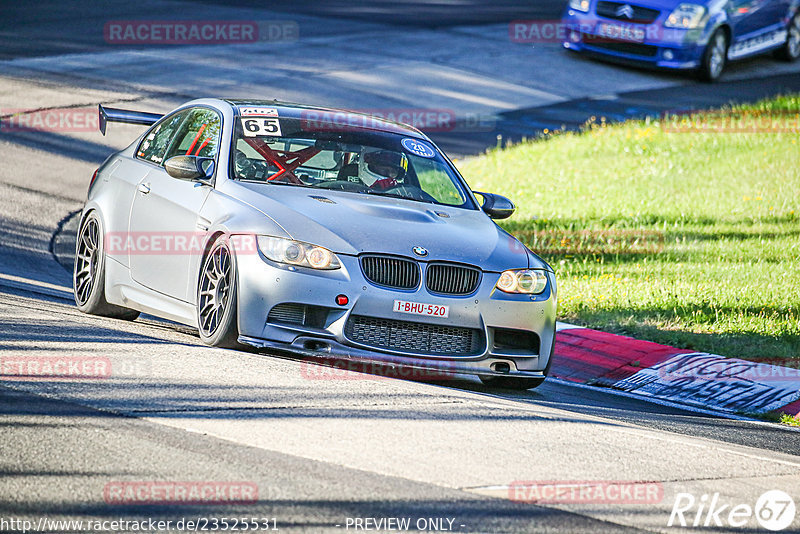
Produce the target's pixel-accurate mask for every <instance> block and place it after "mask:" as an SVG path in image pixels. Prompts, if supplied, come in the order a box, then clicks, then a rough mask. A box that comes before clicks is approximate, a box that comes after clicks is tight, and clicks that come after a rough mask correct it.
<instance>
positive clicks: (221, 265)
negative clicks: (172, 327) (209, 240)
mask: <svg viewBox="0 0 800 534" xmlns="http://www.w3.org/2000/svg"><path fill="white" fill-rule="evenodd" d="M236 281H237V276H236V256H235V255H234V253H233V250H232V248H231V246H230V244H229V243H228V241H227V240H226V239H225V237H224V236H220V237H218V238H217V240H216V241H214V244H213V245H212V246H211V248H210V250H209V252H208V254H207V255H206V257H205V258H203V264H202V268H201V269H200V276H199V278H198V283H197V326H198V330H199V333H200V339H202V340H203V343H205V344H207V345H211V346H212V347H221V348H227V349H242V348H245V347H244V346H243V345H241V344H240V343H239V341H238V339H239V325H238V319H237V309H236V308H237V298H236Z"/></svg>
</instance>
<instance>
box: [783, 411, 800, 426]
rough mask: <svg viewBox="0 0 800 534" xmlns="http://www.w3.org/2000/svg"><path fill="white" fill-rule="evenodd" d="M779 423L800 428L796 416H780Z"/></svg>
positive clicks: (799, 420) (799, 421)
mask: <svg viewBox="0 0 800 534" xmlns="http://www.w3.org/2000/svg"><path fill="white" fill-rule="evenodd" d="M780 422H781V423H783V424H784V425H789V426H800V419H798V418H797V417H796V416H792V415H789V414H785V413H783V414H781V420H780Z"/></svg>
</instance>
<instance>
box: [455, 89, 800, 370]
mask: <svg viewBox="0 0 800 534" xmlns="http://www.w3.org/2000/svg"><path fill="white" fill-rule="evenodd" d="M799 125H800V95H794V96H786V97H781V98H777V99H773V100H768V101H764V102H761V103H758V104H755V105H751V106H741V107H734V108H727V109H723V110H718V111H714V112H709V113H704V114H697V115H692V116H684V117H667V118H664V119H661V120H650V121H642V122H627V123H624V124H614V125H606V124H604V123H603V122H602V121H601V122H592V123H589V124H588V125H587V128H586V130H585V131H584V132H583V133H580V134H577V133H556V134H552V135H550V136H549V137H547V138H543V139H539V140H536V141H532V142H527V143H522V144H519V145H515V146H512V147H508V148H505V149H498V150H493V151H490V152H488V153H487V154H485V155H483V156H480V157H478V158H473V159H470V160H467V161H464V162H461V163H460V164H459V167H460V170H461V171H462V173H463V174H464V176H465V178H466V179H467V180H468V181H469V183H470V184H471V185H472V187H473V188H474V189H476V190H481V191H492V192H496V193H500V194H503V195H506V196H508V197H510V198H511V199H512V200H514V202H515V203H516V204H517V206H518V210H517V213H516V214H515V215H514V216H513V217H512V218H511V219H508V220H507V221H504V222H502V226H503V227H505V228H506V229H507V230H509V231H510V232H511V233H513V234H515V235H517V236H518V237H520V238H521V239H522V241H524V242H525V243H526V244H527V245H528V246H529V247H531V249H532V250H534V251H536V252H538V253H540V254H541V255H542V256H543V257H544V258H545V259H546V260H547V261H548V262H550V264H551V265H552V266H553V267H554V268H555V270H556V273H557V275H558V280H559V317H560V319H562V320H564V321H567V322H571V323H575V324H580V325H584V326H588V327H591V328H597V329H600V330H605V331H610V332H616V333H621V334H626V335H630V336H634V337H637V338H640V339H647V340H651V341H655V342H658V343H665V344H668V345H674V346H678V347H681V348H689V349H693V350H698V351H705V352H712V353H715V354H721V355H726V356H732V357H740V358H746V359H750V360H768V361H769V362H770V363H777V364H781V363H783V361H784V360H791V359H798V360H800V224H798V223H800V200H798V195H799V194H800V133H799V132H800V128H799V127H798V126H799Z"/></svg>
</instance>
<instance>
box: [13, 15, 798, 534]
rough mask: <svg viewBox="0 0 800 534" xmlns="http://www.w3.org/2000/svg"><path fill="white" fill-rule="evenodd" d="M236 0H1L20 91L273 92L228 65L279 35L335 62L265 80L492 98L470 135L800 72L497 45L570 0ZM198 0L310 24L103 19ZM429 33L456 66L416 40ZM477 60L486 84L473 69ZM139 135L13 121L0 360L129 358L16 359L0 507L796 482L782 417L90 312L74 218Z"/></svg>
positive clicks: (278, 502)
mask: <svg viewBox="0 0 800 534" xmlns="http://www.w3.org/2000/svg"><path fill="white" fill-rule="evenodd" d="M228 5H235V6H236V8H235V9H238V10H240V11H236V10H235V9H234V8H229V7H223V6H222V3H219V2H216V3H215V2H202V3H200V2H194V3H182V2H143V3H139V4H135V5H134V4H129V3H123V2H119V3H115V2H110V3H109V4H108V5H107V6H105V10H104V11H98V10H96V9H95V8H93V7H92V4H90V3H88V2H87V3H84V2H77V3H72V4H69V3H64V2H60V3H58V2H43V3H41V4H40V5H39V7H38V8H37V9H30V7H29V6H22V5H18V4H16V3H11V2H4V3H3V6H2V13H3V17H2V21H0V58H2V61H0V87H2V88H3V91H2V92H0V107H2V109H3V110H8V109H19V108H25V109H37V108H52V107H59V106H79V107H83V106H94V105H96V104H97V103H100V102H102V103H107V104H111V103H114V104H116V105H125V104H127V105H130V106H132V107H136V108H137V109H152V110H155V111H166V110H168V109H170V107H172V106H174V105H176V104H177V103H180V102H181V101H183V100H186V99H188V98H192V97H195V96H201V95H204V94H208V91H209V90H213V91H214V93H215V94H220V93H218V91H219V92H226V93H227V94H230V91H231V90H232V89H234V88H235V89H238V91H244V92H246V93H247V92H250V91H252V92H256V91H257V90H259V88H260V90H264V89H263V87H264V86H263V85H260V84H265V83H267V82H266V81H264V80H261V79H259V80H258V83H256V82H253V78H252V70H248V69H242V70H241V71H237V70H235V69H230V68H226V67H227V65H228V64H229V61H230V58H231V57H235V58H236V60H237V61H239V62H245V63H246V62H247V61H252V62H251V63H250V64H248V65H256V64H258V63H259V62H261V63H263V61H264V58H267V57H268V58H270V61H271V62H272V63H273V65H274V67H275V69H276V72H277V71H280V72H281V74H284V73H285V72H289V73H290V74H291V73H292V72H293V73H294V76H295V78H296V77H297V76H299V75H298V74H297V73H298V72H299V70H298V69H300V70H302V69H309V68H312V67H313V68H316V67H320V66H322V68H323V70H325V73H324V74H323V79H322V80H320V79H316V80H313V79H312V77H311V76H310V75H308V74H307V70H302V72H303V73H305V74H303V78H302V79H303V82H304V83H302V84H300V87H297V85H298V84H297V80H296V79H292V77H291V76H290V75H286V76H285V78H286V79H287V80H288V81H287V82H286V83H284V82H282V81H280V80H278V81H276V82H275V83H274V85H269V88H270V90H272V91H275V92H276V93H277V94H278V96H280V97H282V98H289V97H292V96H293V97H294V98H292V99H294V100H305V101H317V100H322V101H324V102H325V103H328V104H330V105H339V106H343V107H359V106H368V107H375V108H377V107H381V106H383V107H388V106H393V107H397V106H402V105H406V106H411V105H414V104H413V103H414V102H419V100H420V99H421V98H427V99H432V98H434V96H432V95H439V96H440V97H441V99H440V100H437V101H436V103H435V105H437V106H447V107H448V108H452V109H453V110H454V111H455V112H456V113H457V114H458V115H459V116H460V115H462V114H470V113H480V114H489V115H490V116H491V117H493V120H494V121H495V122H494V123H493V124H495V125H496V126H495V129H493V130H491V131H489V132H486V131H477V132H476V131H468V132H436V133H432V135H434V136H437V135H438V136H439V139H440V140H441V141H442V144H443V145H445V146H446V147H449V148H450V149H452V150H454V151H455V152H457V153H459V154H464V155H468V154H473V153H476V152H479V151H480V150H482V149H483V148H484V147H486V146H489V145H492V144H493V143H494V142H495V138H496V136H497V135H502V136H503V137H504V138H511V139H514V138H515V136H529V135H535V133H536V131H537V130H538V129H541V128H544V127H552V125H553V124H557V123H559V124H565V125H566V126H568V127H573V126H576V125H578V124H580V122H581V117H582V115H581V114H582V113H594V114H596V113H605V114H608V116H609V117H612V118H619V119H623V118H625V117H628V116H635V115H637V114H642V113H645V114H657V113H660V112H661V110H662V108H663V107H664V106H671V107H672V109H674V108H680V109H686V108H687V107H703V106H707V105H715V104H716V103H720V102H722V101H723V100H724V101H729V100H752V99H753V98H757V97H759V96H768V95H770V94H775V93H777V92H782V91H785V90H787V89H791V88H794V89H795V90H797V89H798V85H797V84H798V81H797V80H798V75H797V72H796V71H792V70H791V69H790V68H788V67H786V66H784V65H780V64H775V63H773V62H772V61H771V60H769V59H759V60H753V61H752V62H748V63H747V64H744V65H742V66H739V67H736V68H735V69H733V70H732V72H731V75H730V76H728V77H726V79H725V80H724V81H723V83H722V84H721V85H719V86H714V87H711V86H704V85H701V84H696V83H694V82H692V81H690V80H688V79H685V78H683V77H675V76H673V75H665V74H663V73H648V72H640V71H635V70H630V69H621V68H619V67H614V66H608V65H603V64H599V63H595V62H587V61H584V60H582V59H576V58H573V57H569V56H564V53H563V52H561V51H559V50H557V49H555V48H553V47H551V48H548V47H544V48H542V49H539V50H528V49H525V48H520V47H511V46H510V45H509V44H508V43H507V42H504V41H503V31H504V25H505V24H506V23H507V22H508V21H509V20H514V19H519V18H534V17H541V18H551V17H554V16H556V15H557V14H558V12H560V9H561V3H559V2H542V3H536V6H537V7H536V8H535V10H536V11H535V13H534V15H531V14H530V13H531V9H532V8H530V6H529V5H526V3H523V2H500V3H493V4H491V7H485V6H484V5H483V4H481V5H480V6H472V8H471V3H457V4H455V6H456V7H452V6H453V5H454V4H452V3H448V4H442V3H427V2H419V3H406V4H403V5H396V4H389V3H380V2H378V3H375V2H371V3H366V2H326V3H324V4H317V3H312V2H292V3H289V2H273V3H269V5H268V6H267V7H266V8H264V7H263V3H256V2H245V1H239V2H233V3H228ZM481 6H483V7H481ZM262 9H268V10H269V12H262V11H260V10H262ZM187 12H188V13H191V14H192V15H191V18H193V19H197V20H208V19H210V18H214V17H217V18H228V19H234V18H241V17H264V18H269V17H273V18H275V17H278V18H279V17H285V16H290V17H292V19H293V20H297V21H298V23H299V24H300V27H301V28H305V29H307V33H308V34H310V35H312V37H311V38H309V39H308V40H307V41H306V40H304V39H302V38H301V40H300V41H299V42H298V43H296V45H291V46H286V47H284V48H280V47H273V46H272V45H265V46H266V48H267V49H266V51H265V53H261V50H260V49H259V48H257V47H253V48H244V49H243V48H236V47H230V49H229V48H226V47H216V48H214V49H213V51H211V52H207V50H206V49H202V48H199V49H189V48H183V47H173V48H166V49H163V48H160V49H157V50H153V49H152V47H150V48H148V47H139V48H137V47H132V48H130V49H119V48H114V47H109V46H108V44H107V43H104V42H103V39H102V33H99V32H98V31H97V29H98V28H102V26H103V24H104V23H105V22H107V21H108V20H121V19H141V18H143V17H144V16H147V17H150V18H153V19H155V18H178V17H179V16H181V15H182V14H185V13H187ZM143 13H146V15H143ZM184 18H186V17H185V15H184ZM409 32H410V33H409ZM378 38H379V40H378V41H376V40H375V39H378ZM476 41H477V42H479V43H480V46H478V47H477V48H475V47H474V46H473V45H472V43H474V42H476ZM376 43H382V44H381V45H377V44H376ZM432 46H435V47H436V50H437V54H436V57H435V58H434V62H435V64H436V66H437V68H439V69H441V70H442V72H444V73H446V74H447V75H448V76H449V77H450V79H453V80H455V81H454V82H453V84H452V85H448V84H447V83H446V82H445V81H439V80H436V79H433V78H431V77H432V76H433V75H432V74H431V73H430V71H429V70H426V66H425V65H426V64H425V62H418V61H416V59H410V58H417V57H419V52H420V50H426V49H430V48H431V47H432ZM376 48H377V50H376ZM406 52H407V56H405V55H404V54H405V53H406ZM481 53H485V54H486V57H494V58H495V62H496V65H495V68H501V67H506V68H502V70H503V71H504V72H505V73H506V74H504V75H503V76H504V77H503V79H502V80H497V76H492V74H491V72H489V71H487V67H486V65H483V64H481V65H476V64H475V63H476V61H475V54H481ZM64 54H68V55H67V56H64ZM259 54H261V55H259ZM531 54H532V55H531ZM310 56H315V58H314V59H315V61H314V62H311V61H310V60H309V59H308V58H309V57H310ZM250 58H252V59H250ZM355 59H357V61H358V62H360V63H361V64H363V66H364V68H365V69H375V68H378V69H384V70H383V71H382V76H384V77H386V78H387V79H390V80H395V79H400V78H402V77H404V76H408V75H409V74H415V75H416V74H417V73H422V75H424V76H428V77H429V80H430V81H431V82H432V83H433V84H434V85H435V88H436V89H437V92H436V93H434V92H425V91H423V90H421V89H419V88H412V87H408V88H407V90H406V92H407V93H409V96H408V98H407V99H404V98H405V97H403V96H402V95H398V94H397V93H398V90H397V87H396V86H395V87H389V88H384V87H382V86H381V85H380V84H379V83H376V82H375V80H372V79H365V78H364V77H363V76H361V77H359V76H357V75H356V74H358V73H359V70H358V69H351V70H348V69H349V66H350V65H352V63H353V61H354V60H355ZM531 61H535V62H536V64H537V66H538V67H540V69H541V70H542V71H543V72H557V71H559V70H564V69H565V65H566V66H568V67H569V69H579V70H578V71H574V70H573V71H572V72H573V73H574V72H585V73H586V75H587V76H595V79H594V80H592V83H591V85H593V86H596V88H595V90H594V91H592V90H590V89H587V88H585V87H580V86H577V87H574V86H572V85H570V84H569V82H570V81H573V77H574V76H575V75H574V74H571V75H569V76H565V77H564V78H562V79H561V80H560V82H563V83H557V84H553V83H552V81H550V82H548V83H545V82H541V81H540V80H539V77H538V76H537V75H536V73H535V72H531V71H523V70H521V69H520V65H524V64H526V62H531ZM154 62H156V63H155V64H157V65H164V64H166V62H170V65H172V66H173V67H172V72H170V73H167V74H168V75H164V76H162V75H160V74H159V73H158V72H149V71H148V70H147V67H148V66H152V65H154ZM384 63H387V64H390V65H389V67H384V66H383V64H384ZM421 63H422V64H421ZM478 63H485V62H478ZM301 68H302V69H301ZM794 68H796V67H794ZM293 69H294V70H293ZM326 69H327V70H326ZM152 70H154V71H156V70H159V69H158V68H153V69H152ZM161 70H163V67H162V68H161ZM198 71H200V73H198ZM462 75H463V76H468V77H469V78H468V79H474V80H478V81H481V82H482V85H481V84H476V86H475V87H473V88H471V90H469V91H468V90H466V89H464V88H463V79H467V78H460V76H462ZM542 76H544V75H542ZM211 82H213V83H211ZM490 82H492V83H490ZM500 82H502V83H500ZM249 83H252V84H253V87H250V86H249V85H247V84H249ZM209 86H211V89H209ZM482 88H483V89H482ZM458 91H461V92H458ZM456 93H458V94H456ZM462 93H463V94H462ZM454 95H455V96H454ZM609 95H612V96H613V98H611V97H610V96H609ZM365 102H366V103H365ZM514 104H517V105H516V106H515V105H514ZM432 105H433V104H432ZM3 115H6V113H3ZM139 131H140V130H138V129H137V128H135V127H131V126H118V127H117V128H115V129H114V130H113V131H111V132H109V136H108V137H105V138H103V137H100V136H99V135H98V134H97V133H96V132H94V131H91V132H89V131H85V132H84V131H77V132H69V131H68V132H64V131H48V132H3V133H2V135H0V151H2V154H3V156H4V166H3V168H2V169H1V170H0V230H1V231H2V232H1V233H0V357H9V356H10V357H15V356H20V355H24V356H32V357H37V356H42V357H51V356H59V355H64V354H70V355H76V356H92V355H94V356H96V355H103V356H104V357H108V358H110V359H111V360H112V361H114V362H115V363H120V362H121V363H123V364H126V365H128V366H130V367H131V368H132V369H133V371H132V372H131V373H130V374H128V375H125V374H122V375H120V376H113V377H111V378H109V379H107V380H104V381H101V382H98V381H95V382H86V381H78V382H75V381H24V380H8V379H3V380H2V381H0V450H2V451H3V454H2V455H1V456H0V519H2V518H9V517H25V518H31V519H33V520H35V519H37V518H38V517H40V516H43V515H46V516H47V517H48V518H51V519H54V518H116V517H120V516H124V517H131V518H134V517H141V518H162V519H176V518H180V517H192V516H200V517H202V516H205V517H210V516H216V517H222V516H228V517H230V516H234V515H237V516H238V515H242V514H244V515H247V516H258V517H276V518H277V520H278V523H279V526H280V527H281V530H298V531H332V532H336V531H343V530H347V529H346V528H345V526H344V525H345V524H346V520H347V518H348V517H349V518H354V517H376V518H380V517H398V516H399V517H412V518H415V519H417V518H430V517H446V518H451V519H453V520H454V525H455V526H454V527H453V528H454V530H455V531H462V532H499V531H507V532H553V531H559V532H587V531H597V532H606V531H608V532H623V531H626V530H638V529H641V530H646V531H653V530H659V531H662V530H663V531H668V530H669V529H667V527H666V522H667V519H668V517H669V512H670V509H671V506H672V500H673V498H674V495H675V494H676V492H678V491H689V492H693V493H694V494H696V495H698V496H699V495H700V494H701V493H704V492H705V493H713V492H719V493H720V494H721V498H722V499H727V500H728V501H731V502H737V503H738V502H750V503H751V504H752V503H753V502H754V501H755V500H756V499H757V497H758V496H759V495H760V494H761V493H763V491H765V490H767V489H783V490H784V491H787V492H789V493H790V494H792V495H794V496H795V498H797V497H798V496H800V479H799V478H798V475H797V473H798V472H799V471H798V468H800V459H798V458H797V456H799V455H800V434H798V433H797V432H795V431H792V430H790V429H787V428H783V427H778V426H776V425H767V424H764V423H758V422H751V421H732V420H726V419H723V418H718V417H712V416H708V415H702V414H697V413H693V412H691V411H687V410H682V409H679V408H675V407H667V406H661V405H657V404H653V403H649V402H644V401H639V400H635V399H630V398H625V397H618V396H614V395H611V394H609V393H608V392H605V391H602V390H599V389H589V388H577V387H574V386H570V385H568V384H563V383H558V382H549V383H546V384H545V385H544V386H542V387H541V388H539V389H536V390H534V391H530V392H524V393H509V392H498V391H491V390H488V389H486V388H485V387H483V386H482V385H481V384H480V383H479V382H477V381H476V380H474V379H470V378H468V377H463V378H459V379H458V380H454V381H447V382H443V383H441V382H440V383H424V382H414V381H407V380H397V379H385V378H382V377H376V376H372V375H365V374H362V373H352V372H335V373H334V372H330V371H326V370H325V368H320V367H318V366H316V365H313V364H309V363H306V362H302V361H300V360H297V359H291V358H285V357H283V356H279V355H270V354H247V353H236V352H232V351H222V350H218V349H210V348H207V347H203V346H202V345H201V344H200V342H199V339H198V338H197V337H196V335H194V334H193V333H192V332H191V331H190V330H189V329H187V328H184V327H181V326H176V325H173V324H171V323H167V322H164V321H159V320H156V319H154V318H148V317H145V318H142V319H140V320H138V321H136V322H134V323H126V322H122V321H115V320H108V319H101V318H95V317H88V316H85V315H82V314H80V313H79V312H77V310H76V309H75V308H74V306H73V305H72V304H71V302H70V301H69V292H68V291H69V287H70V276H69V273H68V272H67V270H66V269H65V268H64V267H63V266H62V265H60V264H59V263H58V262H57V261H56V259H55V257H54V254H53V252H58V253H59V255H60V256H61V259H62V261H63V262H64V263H65V264H68V263H69V258H68V256H69V253H68V250H69V242H70V231H71V221H73V220H74V218H72V219H71V218H70V214H71V213H74V212H75V210H78V209H80V206H81V204H82V201H83V198H84V196H85V189H86V184H87V181H88V176H89V175H90V174H91V171H92V170H93V169H94V168H95V167H96V165H97V164H98V163H99V162H100V161H102V160H103V159H104V158H105V157H106V155H108V154H109V153H110V152H112V151H113V150H117V149H119V148H122V147H123V146H125V145H126V144H127V143H128V142H129V141H130V139H132V138H133V137H135V136H136V135H137V134H138V132H139ZM120 480H123V481H148V480H158V481H182V480H207V481H250V482H253V483H255V484H257V486H258V489H259V497H258V500H257V502H256V503H254V504H248V505H243V504H240V505H235V504H234V505H213V506H211V505H202V506H200V505H185V504H183V505H169V504H150V505H141V504H138V505H120V504H115V503H109V502H106V501H105V500H104V499H103V489H104V487H105V486H106V485H107V484H108V483H109V482H113V481H120ZM520 480H522V481H525V480H528V481H530V480H535V481H547V480H549V481H554V480H562V481H576V480H638V481H658V482H660V483H661V484H662V485H663V488H664V499H662V501H661V502H658V503H652V504H649V505H644V506H643V505H630V504H619V503H617V504H609V505H601V504H593V505H591V504H590V505H587V504H585V503H584V504H581V503H560V504H535V503H530V502H523V503H519V502H512V501H511V500H509V498H508V497H509V489H508V486H509V485H511V484H512V483H513V482H514V481H520ZM798 524H800V523H795V525H798ZM337 525H340V526H337ZM755 528H757V523H755V522H754V521H753V522H751V523H750V524H748V527H747V529H755ZM9 530H12V529H9ZM69 530H70V529H66V528H63V529H60V531H69ZM350 530H352V529H350ZM72 531H77V529H73V530H72ZM731 531H739V532H741V531H746V529H745V530H742V529H731Z"/></svg>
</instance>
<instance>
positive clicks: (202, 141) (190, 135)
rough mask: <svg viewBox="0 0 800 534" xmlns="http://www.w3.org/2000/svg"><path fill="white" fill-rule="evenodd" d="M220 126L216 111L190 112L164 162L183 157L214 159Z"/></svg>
mask: <svg viewBox="0 0 800 534" xmlns="http://www.w3.org/2000/svg"><path fill="white" fill-rule="evenodd" d="M221 126H222V120H221V119H220V117H219V114H218V113H217V112H216V111H213V110H210V109H205V108H195V109H192V110H190V111H189V116H188V118H187V119H186V120H185V121H184V122H183V124H182V125H181V127H180V129H179V130H178V133H177V135H175V139H174V141H173V142H172V144H171V145H170V147H169V150H168V151H167V155H166V156H165V157H164V161H166V160H168V159H169V158H171V157H173V156H183V155H186V156H202V157H204V158H214V157H216V156H217V147H218V145H219V136H220V128H221Z"/></svg>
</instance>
